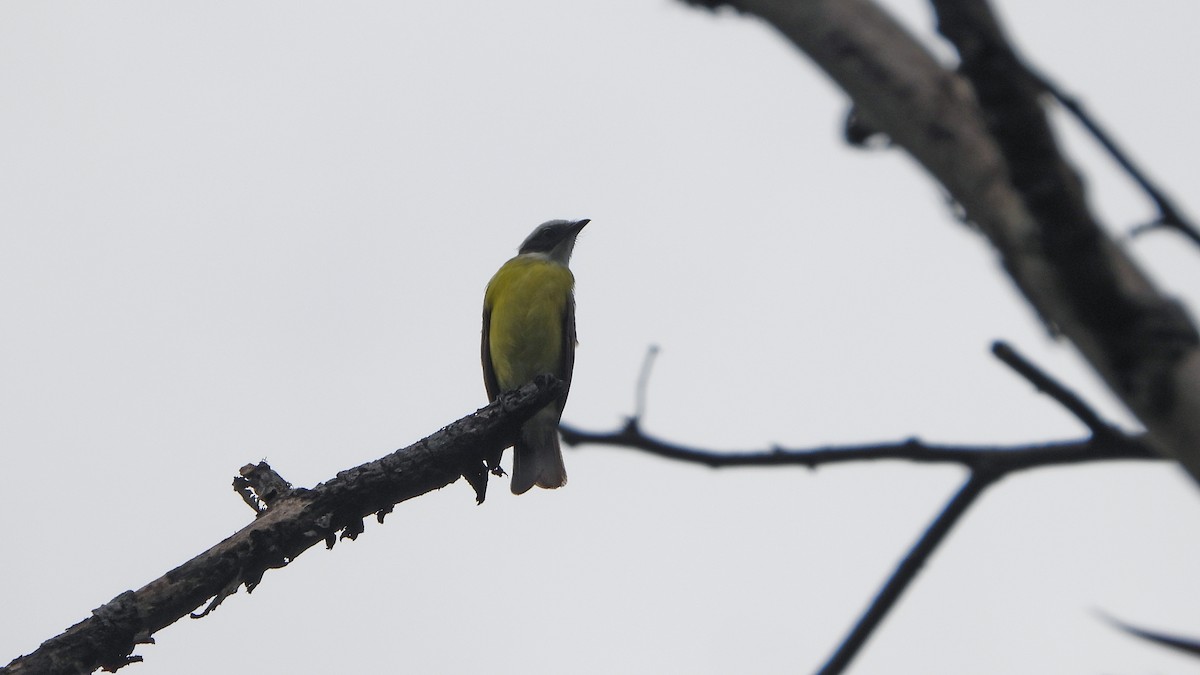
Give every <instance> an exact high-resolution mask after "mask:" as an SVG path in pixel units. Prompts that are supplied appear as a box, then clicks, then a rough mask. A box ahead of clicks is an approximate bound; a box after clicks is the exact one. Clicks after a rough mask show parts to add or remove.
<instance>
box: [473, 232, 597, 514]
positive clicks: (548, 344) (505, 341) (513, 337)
mask: <svg viewBox="0 0 1200 675" xmlns="http://www.w3.org/2000/svg"><path fill="white" fill-rule="evenodd" d="M588 222H590V221H589V220H587V219H584V220H574V221H571V220H551V221H548V222H545V223H542V224H541V225H538V226H537V228H535V229H534V230H533V232H532V233H530V235H529V236H528V237H526V238H525V241H524V242H522V243H521V246H520V248H519V249H517V255H516V256H515V257H514V258H512V259H510V260H509V261H508V262H506V263H504V264H503V265H501V266H500V269H499V270H497V271H496V274H495V275H493V276H492V279H491V281H489V282H488V285H487V290H486V291H485V293H484V297H483V339H482V348H481V356H482V360H483V383H484V387H485V388H486V389H487V395H488V399H489V400H491V401H494V400H496V397H497V396H499V395H500V394H502V393H503V392H505V391H509V390H511V389H516V388H518V387H520V386H522V385H524V384H526V383H528V382H529V381H531V380H533V378H535V377H537V376H538V375H542V374H545V373H549V374H551V375H554V376H555V377H557V378H558V379H559V380H561V381H562V382H563V384H564V385H565V387H564V388H563V393H562V395H561V396H559V397H558V398H557V399H555V400H554V401H551V402H550V403H549V404H548V405H547V406H546V407H545V408H542V409H541V410H539V411H538V412H536V413H534V415H533V417H531V418H529V420H528V421H527V422H525V423H524V424H523V425H522V426H521V430H520V432H519V433H518V435H517V438H516V441H515V442H514V444H513V466H512V481H511V483H510V485H509V487H510V489H511V490H512V492H513V494H516V495H519V494H524V493H525V492H527V491H528V490H529V489H530V488H531V487H533V486H534V485H537V486H538V487H542V488H551V489H553V488H558V487H562V486H563V485H565V484H566V482H567V470H566V467H565V466H564V465H563V458H562V449H561V447H560V446H559V441H558V421H559V419H560V418H561V417H562V412H563V406H565V405H566V403H567V393H568V391H569V390H570V387H571V372H572V370H574V367H575V293H574V288H575V276H574V275H573V274H572V273H571V270H570V268H569V267H568V266H567V263H568V262H569V261H570V259H571V252H572V251H573V250H574V248H575V238H576V237H577V236H578V235H579V232H580V230H582V229H583V227H584V226H585V225H587V224H588ZM496 464H498V462H493V464H492V465H491V468H492V469H493V470H494V471H498V467H497V466H496Z"/></svg>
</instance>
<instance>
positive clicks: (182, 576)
mask: <svg viewBox="0 0 1200 675" xmlns="http://www.w3.org/2000/svg"><path fill="white" fill-rule="evenodd" d="M561 392H562V383H561V382H560V381H558V380H557V379H555V378H553V377H550V376H548V375H547V376H541V377H539V378H537V379H536V380H534V382H531V383H530V384H527V385H525V386H524V387H521V388H520V389H517V390H514V391H510V392H506V393H505V394H502V395H501V396H500V397H499V398H497V400H495V401H493V402H492V403H491V404H489V405H488V406H486V407H484V408H482V409H480V410H478V411H477V412H475V413H473V414H471V415H468V416H466V417H463V418H462V419H460V420H458V421H457V422H454V423H453V424H450V425H449V426H446V427H444V428H442V429H441V430H439V431H437V432H435V433H434V434H432V435H430V436H428V437H426V438H424V439H422V440H420V441H417V442H416V443H414V444H412V445H410V446H408V447H406V448H403V449H400V450H397V451H395V452H393V453H391V454H389V455H387V456H385V457H382V458H380V459H377V460H375V461H373V462H368V463H366V464H362V465H360V466H356V467H354V468H352V469H348V470H346V471H342V472H340V473H338V475H337V476H336V477H334V478H333V479H331V480H329V481H327V482H325V483H321V484H320V485H318V486H316V487H314V488H312V489H304V488H292V487H291V486H290V485H288V483H287V481H284V480H283V479H282V477H280V476H279V475H278V474H277V473H275V472H274V471H272V470H271V468H270V467H269V466H267V465H266V464H265V463H263V464H259V465H248V466H246V467H244V468H243V469H242V477H241V479H239V480H237V481H235V489H237V490H238V491H239V492H241V493H242V494H243V497H244V498H245V497H246V495H247V494H249V492H248V491H250V490H257V491H258V495H257V497H254V499H253V500H249V499H248V500H247V501H248V503H249V502H251V501H252V502H253V503H252V506H254V507H255V509H256V511H257V517H256V518H255V520H254V522H252V523H250V524H249V525H247V526H246V527H244V528H242V529H241V530H239V531H238V532H237V533H235V534H233V535H232V536H230V537H229V538H228V539H226V540H224V541H222V542H221V543H219V544H217V545H216V546H213V547H212V548H210V549H208V550H207V551H205V552H204V553H201V554H200V555H198V556H196V557H195V558H193V559H191V560H189V561H188V562H186V563H184V564H182V565H180V566H179V567H176V568H175V569H173V570H171V571H170V572H167V573H166V574H165V575H163V576H162V577H160V578H158V579H155V580H154V581H152V582H150V583H149V584H147V585H145V586H143V587H142V588H140V589H138V590H137V591H126V592H124V593H122V594H120V595H119V596H117V597H116V598H114V599H113V600H112V601H110V602H108V603H106V604H105V605H103V606H102V607H100V608H98V609H96V610H93V612H92V616H91V617H89V618H87V619H84V620H83V621H81V622H79V623H77V624H75V625H74V626H72V627H70V628H68V629H67V630H66V632H64V633H62V634H61V635H59V636H57V637H54V638H51V639H49V640H47V641H46V642H43V643H42V645H41V646H40V647H38V649H37V650H36V651H34V652H33V653H32V654H29V655H27V656H21V657H19V658H17V659H15V660H13V661H12V663H10V664H8V666H6V667H5V668H0V674H4V675H18V674H24V673H37V674H38V675H46V674H50V673H72V674H74V673H90V672H92V671H94V670H95V669H97V668H103V669H105V670H108V671H115V670H116V669H118V668H120V667H122V666H125V665H128V664H129V663H133V662H136V661H140V660H141V657H139V656H132V657H131V656H130V654H131V653H132V651H133V649H134V647H135V646H136V645H138V644H146V643H151V642H153V639H152V638H151V636H152V635H153V634H154V633H155V632H157V631H159V630H161V629H162V628H165V627H166V626H169V625H171V624H172V623H174V622H175V621H176V620H178V619H180V618H182V617H183V616H184V615H186V614H188V613H189V612H191V611H192V610H193V609H195V608H196V607H198V606H199V605H200V604H202V603H203V602H204V601H205V600H207V599H209V598H213V602H212V603H211V604H210V605H209V607H208V609H206V610H205V611H204V612H203V613H202V614H200V615H198V616H203V615H204V614H207V613H208V612H210V611H212V609H214V608H215V607H216V606H217V605H218V604H220V602H221V600H223V599H224V598H225V597H226V596H228V595H229V594H231V593H233V592H235V591H236V590H237V588H238V587H239V586H241V585H244V586H245V587H246V590H247V591H252V590H253V589H254V587H255V586H256V585H257V584H258V583H259V581H261V579H262V577H263V574H264V573H265V572H266V571H267V570H268V569H273V568H279V567H283V566H285V565H287V564H289V563H291V561H292V560H294V559H295V558H296V556H298V555H300V554H301V553H303V552H304V551H305V550H307V549H309V548H310V547H312V546H313V545H315V544H317V543H319V542H322V541H324V542H325V543H326V546H328V547H332V546H333V544H334V542H335V541H336V538H337V536H338V534H339V532H340V533H341V536H342V537H343V538H345V537H349V538H354V537H355V536H357V535H358V534H359V533H361V532H362V531H363V518H365V517H366V516H368V515H371V514H380V513H384V512H386V511H389V510H391V507H392V506H393V505H394V504H398V503H399V502H402V501H404V500H406V499H411V498H413V497H416V496H419V495H422V494H425V493H426V492H430V491H432V490H436V489H439V488H441V487H444V486H446V485H449V484H450V483H453V482H454V481H455V480H457V479H458V477H459V475H460V474H461V473H463V471H464V470H465V469H469V468H470V467H473V466H476V465H480V464H481V463H482V461H483V458H484V457H486V456H487V455H488V453H489V452H492V451H494V449H495V448H496V447H501V448H503V447H507V446H508V445H510V444H511V441H512V438H513V436H514V430H515V429H517V428H519V427H520V424H521V423H522V422H524V421H525V420H526V419H528V418H529V417H530V416H532V415H533V413H535V412H536V411H538V410H540V409H541V408H542V407H544V406H545V405H546V404H547V403H548V402H550V401H552V400H554V399H555V398H557V397H558V395H559V394H560V393H561ZM251 496H253V495H251Z"/></svg>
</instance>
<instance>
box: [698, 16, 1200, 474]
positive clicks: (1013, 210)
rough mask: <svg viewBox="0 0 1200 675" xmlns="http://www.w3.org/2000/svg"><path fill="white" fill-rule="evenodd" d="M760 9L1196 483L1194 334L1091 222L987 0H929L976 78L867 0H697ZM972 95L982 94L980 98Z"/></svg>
mask: <svg viewBox="0 0 1200 675" xmlns="http://www.w3.org/2000/svg"><path fill="white" fill-rule="evenodd" d="M692 4H700V5H706V6H710V7H711V6H718V5H729V6H732V7H735V8H736V9H738V10H741V11H743V12H746V13H750V14H754V15H756V16H759V17H761V18H762V19H764V20H766V21H767V22H768V23H769V24H771V25H772V26H774V27H775V28H776V29H778V30H779V31H780V32H781V33H783V35H785V36H786V37H787V38H788V39H789V40H791V41H792V42H793V43H795V44H796V45H797V46H798V47H799V48H800V49H802V50H803V51H804V52H805V53H806V54H808V56H810V57H811V58H812V59H813V60H814V61H815V62H816V63H817V64H818V65H819V66H820V67H821V68H823V69H824V70H825V71H826V73H828V74H829V75H830V77H832V78H833V79H834V80H835V81H837V83H838V84H839V86H841V87H842V88H843V89H844V90H845V91H846V92H847V94H849V95H850V97H851V99H852V100H853V102H854V105H855V109H856V111H857V113H858V115H859V116H860V117H861V119H862V121H863V123H864V124H866V125H867V126H868V127H869V128H871V129H875V130H878V131H879V132H881V133H884V134H886V135H887V136H888V138H890V139H891V140H892V141H893V142H894V143H895V144H896V145H898V146H900V147H902V148H904V149H905V150H906V151H907V152H908V153H909V154H911V155H912V156H913V157H914V158H916V159H917V161H919V162H920V163H921V164H922V165H923V166H924V167H925V168H926V170H928V171H929V172H930V173H931V174H932V175H933V176H934V178H935V179H937V180H938V181H939V182H940V183H941V184H942V185H943V186H944V187H945V188H946V190H947V191H948V192H949V193H950V195H951V196H952V197H953V198H954V200H955V201H957V202H958V203H959V204H961V206H962V208H963V209H964V211H965V213H966V215H967V217H968V218H969V219H970V220H971V221H972V222H973V223H975V224H976V225H977V226H978V228H979V230H980V231H981V232H983V233H984V234H985V235H986V236H987V237H988V239H989V240H990V241H991V243H992V244H993V246H994V247H995V249H996V250H997V252H998V253H999V255H1000V258H1001V262H1002V264H1003V266H1004V268H1005V269H1006V270H1007V271H1008V273H1009V275H1010V276H1011V277H1012V279H1013V280H1014V281H1015V282H1016V284H1017V286H1018V287H1019V288H1020V290H1021V291H1022V293H1024V294H1025V297H1026V299H1028V301H1029V302H1030V304H1031V305H1032V306H1033V307H1034V308H1035V310H1036V311H1037V312H1038V314H1039V315H1040V316H1041V317H1042V319H1043V320H1044V322H1045V323H1046V325H1047V327H1048V328H1050V330H1051V331H1053V332H1056V333H1060V334H1062V335H1065V336H1066V337H1067V338H1069V339H1070V340H1071V341H1072V342H1073V343H1074V344H1075V346H1076V347H1077V348H1078V349H1079V350H1080V352H1081V353H1082V354H1083V355H1084V357H1085V358H1086V359H1087V360H1088V361H1089V362H1090V363H1091V365H1092V367H1093V368H1094V369H1095V370H1096V371H1097V372H1098V373H1100V375H1101V376H1102V377H1103V378H1104V380H1105V381H1106V382H1107V384H1108V386H1109V387H1110V388H1111V389H1112V390H1113V391H1114V392H1115V393H1116V394H1117V395H1118V396H1119V397H1120V398H1121V400H1122V401H1124V402H1125V404H1126V405H1128V406H1129V408H1130V409H1131V410H1133V412H1134V413H1135V414H1136V415H1137V416H1138V418H1139V419H1140V420H1141V422H1142V423H1143V424H1144V425H1145V426H1146V428H1147V430H1148V431H1149V436H1148V440H1149V442H1150V444H1151V445H1152V447H1154V448H1155V449H1156V450H1157V451H1158V452H1160V453H1161V454H1163V455H1165V456H1168V457H1171V458H1173V459H1175V460H1177V461H1179V462H1181V463H1182V464H1183V466H1184V467H1185V468H1187V470H1188V471H1189V472H1190V473H1191V474H1192V476H1193V478H1195V479H1197V480H1200V348H1198V345H1200V339H1198V338H1197V333H1196V329H1195V327H1194V326H1193V325H1192V323H1191V320H1190V318H1189V317H1188V316H1187V314H1186V313H1185V312H1184V311H1183V309H1182V308H1181V306H1180V305H1179V304H1178V303H1176V302H1175V301H1174V300H1173V299H1171V298H1169V297H1167V296H1165V295H1163V294H1162V293H1160V292H1159V291H1158V289H1156V288H1155V287H1154V285H1153V284H1152V283H1151V282H1150V281H1149V279H1148V278H1147V277H1146V275H1145V274H1143V273H1142V271H1141V270H1140V269H1139V268H1138V266H1137V265H1136V264H1135V263H1134V262H1133V260H1132V259H1130V258H1129V256H1127V255H1126V254H1125V252H1124V251H1123V250H1122V249H1121V248H1120V247H1119V246H1117V244H1116V243H1115V242H1113V241H1112V239H1111V238H1109V237H1108V236H1107V235H1106V234H1105V233H1104V232H1103V231H1102V230H1101V229H1100V228H1099V227H1098V226H1097V225H1096V223H1095V221H1094V219H1093V218H1092V217H1091V214H1090V213H1089V212H1088V210H1087V208H1086V205H1085V204H1084V202H1083V189H1082V186H1081V183H1080V182H1079V181H1078V179H1077V178H1076V177H1075V175H1074V173H1073V171H1072V170H1071V169H1070V168H1069V167H1068V166H1067V165H1066V163H1065V162H1064V161H1063V160H1062V158H1061V156H1060V155H1059V153H1058V149H1057V146H1056V145H1055V143H1054V141H1053V138H1052V136H1050V135H1049V132H1048V130H1047V131H1046V132H1045V133H1043V131H1042V128H1041V127H1042V126H1044V119H1043V117H1044V113H1043V112H1042V111H1041V109H1040V107H1038V104H1037V101H1036V94H1037V92H1038V91H1039V87H1038V86H1037V83H1036V82H1034V81H1033V80H1032V78H1030V77H1029V76H1028V74H1027V73H1026V71H1025V70H1024V69H1022V68H1016V69H1006V68H1004V67H1003V63H1004V60H1005V58H1006V57H1004V56H1003V54H1004V53H1005V52H1008V53H1011V48H1010V47H1008V46H1007V43H1005V42H1003V36H1002V35H1001V34H1000V32H999V30H998V28H995V22H994V19H992V18H991V15H990V11H988V9H987V6H986V4H985V3H982V2H979V1H978V0H975V1H971V2H967V1H962V2H956V1H949V2H935V3H934V4H935V6H937V7H938V8H939V10H941V12H942V14H941V24H942V30H943V32H945V33H946V34H947V35H949V36H951V37H952V40H953V41H954V42H955V43H956V45H957V46H958V47H959V50H960V53H961V54H962V58H963V65H964V72H966V73H967V75H968V76H969V77H971V78H972V79H976V83H977V84H978V83H980V82H982V78H985V77H986V78H992V79H995V80H997V81H996V82H994V83H991V84H990V85H989V87H991V88H990V89H989V88H986V87H985V90H984V91H981V92H979V94H980V96H979V98H978V99H977V98H976V92H975V90H974V88H973V87H972V86H971V81H970V80H968V79H967V78H964V77H963V76H961V75H959V74H957V73H955V72H952V71H950V70H948V69H946V68H944V67H943V66H942V65H940V64H939V63H938V62H937V61H936V60H935V59H934V58H933V56H932V55H931V54H929V52H928V51H927V50H926V49H925V48H924V47H923V46H922V45H921V44H920V43H919V42H918V41H917V40H916V39H914V38H913V37H912V36H911V35H910V34H908V33H907V32H906V31H905V30H904V29H903V28H902V27H901V26H900V25H899V24H898V23H897V22H896V21H895V20H893V19H892V17H891V16H889V15H888V14H887V13H886V12H884V11H883V10H882V9H881V8H880V7H879V6H877V5H876V4H875V3H874V2H871V1H870V0H807V1H806V2H792V1H790V0H733V1H731V2H715V1H708V0H705V1H696V0H693V2H692ZM980 101H983V106H982V107H981V105H980Z"/></svg>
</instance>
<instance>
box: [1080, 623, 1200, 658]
mask: <svg viewBox="0 0 1200 675" xmlns="http://www.w3.org/2000/svg"><path fill="white" fill-rule="evenodd" d="M1100 617H1101V618H1103V619H1104V620H1105V621H1107V622H1108V623H1110V624H1112V625H1113V627H1115V628H1117V629H1118V630H1122V631H1124V632H1126V633H1129V634H1130V635H1132V636H1134V637H1138V638H1141V639H1143V640H1148V641H1150V642H1153V643H1155V644H1158V645H1162V646H1163V647H1170V648H1171V649H1178V650H1179V651H1181V652H1184V653H1186V654H1191V655H1193V656H1200V640H1197V639H1196V638H1194V637H1185V636H1182V635H1168V634H1166V633H1159V632H1157V631H1152V630H1146V629H1145V628H1138V627H1137V626H1133V625H1130V624H1127V623H1125V622H1124V621H1121V620H1120V619H1116V618H1114V617H1111V616H1109V615H1108V614H1105V613H1103V612H1100Z"/></svg>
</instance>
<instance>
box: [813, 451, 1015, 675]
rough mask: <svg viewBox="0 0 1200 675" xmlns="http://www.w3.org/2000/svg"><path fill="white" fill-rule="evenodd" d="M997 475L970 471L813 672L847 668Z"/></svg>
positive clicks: (833, 673)
mask: <svg viewBox="0 0 1200 675" xmlns="http://www.w3.org/2000/svg"><path fill="white" fill-rule="evenodd" d="M999 477H1000V474H996V473H993V472H990V471H977V472H972V473H971V477H970V478H968V479H967V482H966V483H964V484H963V486H962V488H960V489H959V491H958V493H957V494H955V495H954V498H953V499H951V500H950V502H949V503H948V504H946V508H944V509H942V512H941V513H940V514H938V517H937V519H936V520H934V521H933V523H931V524H930V525H929V528H928V529H926V530H925V533H924V534H922V535H921V538H920V539H919V540H917V543H916V544H915V545H913V547H912V549H910V550H909V552H908V554H907V555H905V556H904V559H903V560H901V561H900V565H899V566H897V567H896V571H895V572H892V576H891V578H889V579H888V580H887V583H886V584H884V586H883V588H882V589H880V590H879V593H878V594H877V595H876V596H875V599H874V600H872V601H871V606H870V607H868V608H867V611H866V612H865V613H863V615H862V618H860V619H859V620H858V623H857V624H855V625H854V629H853V630H851V631H850V634H849V635H847V636H846V639H845V640H843V641H842V643H841V644H840V645H838V648H837V651H835V652H834V653H833V656H831V657H829V660H828V661H826V662H825V665H824V666H822V667H821V670H819V671H817V672H818V673H820V675H839V674H840V673H841V672H842V671H844V670H845V669H846V666H848V665H850V662H851V661H853V660H854V657H855V655H856V654H858V651H859V649H861V648H862V646H863V645H864V644H866V642H867V640H868V639H869V638H870V637H871V633H873V632H874V631H875V628H876V626H878V625H879V622H880V621H883V618H884V617H885V616H887V613H888V611H889V610H890V609H891V608H892V606H893V605H895V604H896V600H898V599H899V598H900V595H901V594H902V593H904V589H906V588H908V585H909V583H911V582H912V580H913V579H914V578H915V577H916V576H917V573H918V572H920V571H921V567H922V566H924V565H925V561H926V560H928V559H929V556H930V554H932V553H933V551H934V549H936V548H937V547H938V545H939V544H941V543H942V540H943V539H945V538H946V534H947V533H949V532H950V528H952V527H954V524H955V523H957V522H958V519H959V518H961V517H962V515H963V514H964V513H966V511H967V508H968V507H970V506H971V504H973V503H975V500H976V499H977V498H978V497H979V495H980V494H982V493H983V491H984V489H985V488H987V487H988V486H989V485H991V484H992V483H993V482H994V481H995V480H996V479H997V478H999Z"/></svg>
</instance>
